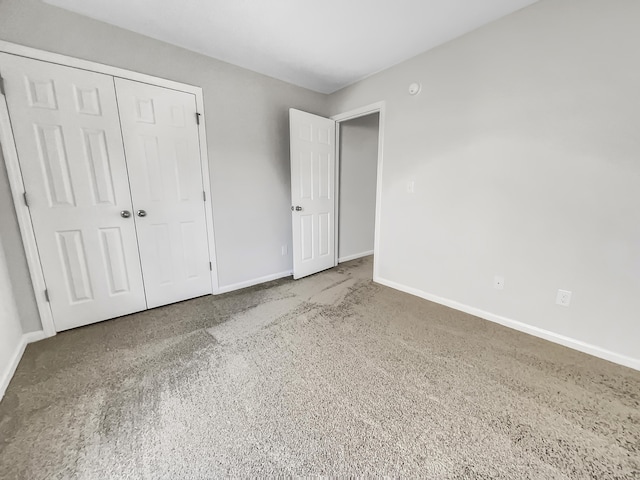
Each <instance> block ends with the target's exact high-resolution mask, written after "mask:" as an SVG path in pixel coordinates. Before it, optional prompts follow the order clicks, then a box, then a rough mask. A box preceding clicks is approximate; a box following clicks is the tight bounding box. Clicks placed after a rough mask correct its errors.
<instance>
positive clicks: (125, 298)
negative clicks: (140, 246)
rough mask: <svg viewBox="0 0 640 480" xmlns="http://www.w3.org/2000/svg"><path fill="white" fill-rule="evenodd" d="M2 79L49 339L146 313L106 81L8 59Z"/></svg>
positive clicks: (2, 60) (1, 59)
mask: <svg viewBox="0 0 640 480" xmlns="http://www.w3.org/2000/svg"><path fill="white" fill-rule="evenodd" d="M0 74H1V75H2V77H3V78H4V81H5V90H6V100H7V104H8V107H9V115H10V117H11V124H12V127H13V132H14V137H15V141H16V147H17V150H18V156H19V161H20V167H21V170H22V175H23V179H24V184H25V186H26V190H27V198H28V202H29V209H30V211H31V218H32V221H33V227H34V231H35V235H36V241H37V245H38V252H39V254H40V260H41V263H42V269H43V272H44V277H45V281H46V284H47V289H48V292H49V297H50V302H51V309H52V312H53V317H54V321H55V325H56V330H58V331H60V330H65V329H69V328H73V327H78V326H81V325H86V324H89V323H93V322H97V321H100V320H105V319H108V318H113V317H117V316H120V315H125V314H128V313H132V312H136V311H139V310H144V309H145V308H146V306H147V305H146V302H145V294H144V288H143V284H142V274H141V268H140V261H139V256H138V250H137V241H136V233H135V226H134V218H133V216H130V217H128V218H124V217H123V216H121V212H122V211H130V210H131V209H132V208H131V196H130V193H129V182H128V179H127V171H126V165H125V159H124V151H123V147H122V138H121V133H120V124H119V122H118V111H117V110H118V109H117V103H116V98H115V89H114V85H113V77H110V76H107V75H101V74H97V73H92V72H87V71H85V70H79V69H75V68H71V67H63V66H60V65H55V64H51V63H47V62H41V61H37V60H31V59H26V58H22V57H17V56H13V55H8V54H0ZM125 216H126V215H125ZM43 293H44V292H36V294H38V295H42V294H43Z"/></svg>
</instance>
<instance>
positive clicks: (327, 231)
mask: <svg viewBox="0 0 640 480" xmlns="http://www.w3.org/2000/svg"><path fill="white" fill-rule="evenodd" d="M330 220H331V217H330V215H329V214H328V213H321V214H319V215H318V239H319V245H318V255H319V256H321V257H322V256H324V255H329V241H330V240H331V224H330V222H329V221H330Z"/></svg>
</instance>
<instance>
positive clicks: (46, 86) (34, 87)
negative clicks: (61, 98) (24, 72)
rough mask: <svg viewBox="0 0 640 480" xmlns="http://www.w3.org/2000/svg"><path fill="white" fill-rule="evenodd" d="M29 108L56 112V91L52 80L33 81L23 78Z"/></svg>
mask: <svg viewBox="0 0 640 480" xmlns="http://www.w3.org/2000/svg"><path fill="white" fill-rule="evenodd" d="M25 81H26V83H27V85H26V87H27V98H28V99H29V106H30V107H36V108H47V109H49V110H57V109H58V102H57V100H56V89H55V86H54V84H53V80H35V79H32V78H27V77H25Z"/></svg>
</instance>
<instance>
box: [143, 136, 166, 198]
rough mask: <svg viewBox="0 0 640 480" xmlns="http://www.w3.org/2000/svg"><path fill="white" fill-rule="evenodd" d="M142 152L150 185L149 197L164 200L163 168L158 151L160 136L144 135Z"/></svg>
mask: <svg viewBox="0 0 640 480" xmlns="http://www.w3.org/2000/svg"><path fill="white" fill-rule="evenodd" d="M140 138H141V139H142V152H143V156H144V163H145V171H146V172H147V182H148V186H149V197H150V198H151V200H153V201H155V202H157V201H160V200H162V169H161V168H160V154H159V152H158V138H157V137H149V136H142V137H140Z"/></svg>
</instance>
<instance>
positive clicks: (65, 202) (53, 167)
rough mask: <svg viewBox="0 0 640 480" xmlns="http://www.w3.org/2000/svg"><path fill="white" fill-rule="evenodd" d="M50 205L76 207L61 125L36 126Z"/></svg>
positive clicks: (39, 152)
mask: <svg viewBox="0 0 640 480" xmlns="http://www.w3.org/2000/svg"><path fill="white" fill-rule="evenodd" d="M34 129H35V136H36V140H37V143H38V154H39V157H40V165H41V167H42V174H43V175H44V179H45V185H46V186H47V190H48V192H47V193H48V196H49V205H50V206H52V207H55V206H74V205H75V198H74V195H73V189H72V187H71V177H70V175H69V163H68V161H67V153H66V151H65V148H64V139H63V137H62V128H61V127H60V125H34Z"/></svg>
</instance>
